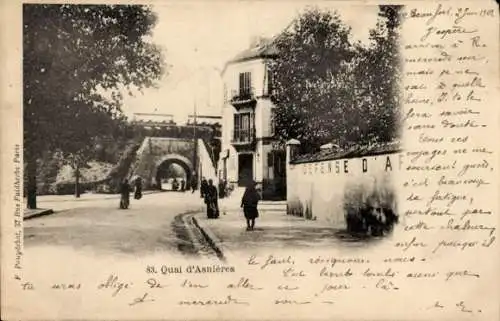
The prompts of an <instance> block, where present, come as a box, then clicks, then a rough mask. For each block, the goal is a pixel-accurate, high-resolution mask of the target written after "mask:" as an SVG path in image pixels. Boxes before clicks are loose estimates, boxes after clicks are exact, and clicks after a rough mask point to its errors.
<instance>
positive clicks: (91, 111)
mask: <svg viewBox="0 0 500 321" xmlns="http://www.w3.org/2000/svg"><path fill="white" fill-rule="evenodd" d="M23 22H24V30H23V31H24V33H23V58H24V59H23V81H24V91H23V104H24V154H25V161H26V162H27V166H26V168H27V178H28V182H27V185H28V186H27V192H28V207H29V208H36V172H37V168H36V160H37V159H38V158H39V157H40V156H41V153H42V151H47V150H49V151H62V152H63V153H64V154H65V155H70V156H71V157H70V158H72V159H73V160H74V162H73V163H74V164H75V167H77V166H78V164H80V162H81V161H82V160H83V159H85V158H86V157H83V156H84V155H87V154H88V153H87V152H88V151H89V150H92V149H91V148H89V145H92V144H93V141H94V140H95V138H96V137H99V136H102V135H110V134H111V133H112V132H113V131H114V130H115V125H116V122H115V121H114V120H116V119H119V118H120V117H121V102H122V99H123V96H122V94H121V92H122V91H123V90H128V92H129V93H130V94H131V89H133V88H136V89H138V90H141V89H143V88H145V87H150V86H153V85H154V84H155V81H156V80H157V79H159V78H160V76H161V75H162V74H163V72H164V70H165V64H164V63H163V57H162V55H161V52H160V50H159V48H157V47H156V46H155V45H153V44H151V43H150V42H148V40H147V37H148V36H150V35H151V30H152V28H153V26H154V25H155V23H156V17H155V15H154V14H153V12H152V11H151V9H150V8H149V7H146V6H140V5H35V4H24V5H23Z"/></svg>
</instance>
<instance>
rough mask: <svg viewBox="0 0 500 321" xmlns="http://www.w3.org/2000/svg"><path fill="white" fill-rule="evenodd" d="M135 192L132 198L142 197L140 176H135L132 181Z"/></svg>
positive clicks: (138, 198)
mask: <svg viewBox="0 0 500 321" xmlns="http://www.w3.org/2000/svg"><path fill="white" fill-rule="evenodd" d="M134 185H135V193H134V199H136V200H140V199H141V198H142V178H140V177H137V178H136V179H135V181H134Z"/></svg>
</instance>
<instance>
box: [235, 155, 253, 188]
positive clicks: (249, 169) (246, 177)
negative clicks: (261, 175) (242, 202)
mask: <svg viewBox="0 0 500 321" xmlns="http://www.w3.org/2000/svg"><path fill="white" fill-rule="evenodd" d="M251 180H253V155H252V154H239V155H238V185H239V186H246V185H247V184H248V183H249V182H250V181H251Z"/></svg>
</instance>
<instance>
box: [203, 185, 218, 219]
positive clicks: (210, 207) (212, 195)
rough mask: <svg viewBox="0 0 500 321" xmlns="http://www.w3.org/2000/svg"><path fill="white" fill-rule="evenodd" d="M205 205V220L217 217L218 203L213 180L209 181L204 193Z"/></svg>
mask: <svg viewBox="0 0 500 321" xmlns="http://www.w3.org/2000/svg"><path fill="white" fill-rule="evenodd" d="M204 196H205V204H207V218H209V219H212V218H218V217H219V202H218V197H217V188H216V187H215V186H214V182H213V180H211V179H209V180H208V183H207V186H206V188H205V192H204Z"/></svg>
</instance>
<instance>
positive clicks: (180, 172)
mask: <svg viewBox="0 0 500 321" xmlns="http://www.w3.org/2000/svg"><path fill="white" fill-rule="evenodd" d="M192 171H193V170H192V168H191V165H190V164H188V163H186V161H183V160H181V159H179V158H167V159H165V160H163V161H162V162H161V163H160V164H159V165H158V167H157V169H156V175H155V182H156V187H157V188H158V189H161V190H167V191H184V190H188V189H189V187H190V183H191V177H192Z"/></svg>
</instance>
